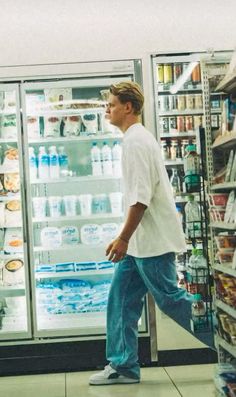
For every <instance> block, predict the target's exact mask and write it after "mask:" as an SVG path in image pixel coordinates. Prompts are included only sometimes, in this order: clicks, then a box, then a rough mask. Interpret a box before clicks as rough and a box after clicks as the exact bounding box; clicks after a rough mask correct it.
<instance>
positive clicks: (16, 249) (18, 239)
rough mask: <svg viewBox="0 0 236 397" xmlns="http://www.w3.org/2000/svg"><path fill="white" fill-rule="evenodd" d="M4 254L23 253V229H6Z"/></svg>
mask: <svg viewBox="0 0 236 397" xmlns="http://www.w3.org/2000/svg"><path fill="white" fill-rule="evenodd" d="M4 252H5V253H6V254H12V253H21V252H23V235H22V229H21V228H9V229H6V232H5V239H4Z"/></svg>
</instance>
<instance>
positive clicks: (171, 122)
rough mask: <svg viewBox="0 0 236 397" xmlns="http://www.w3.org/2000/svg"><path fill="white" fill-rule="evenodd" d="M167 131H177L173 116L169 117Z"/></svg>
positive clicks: (175, 120)
mask: <svg viewBox="0 0 236 397" xmlns="http://www.w3.org/2000/svg"><path fill="white" fill-rule="evenodd" d="M169 131H170V132H177V119H176V117H175V116H172V117H170V118H169Z"/></svg>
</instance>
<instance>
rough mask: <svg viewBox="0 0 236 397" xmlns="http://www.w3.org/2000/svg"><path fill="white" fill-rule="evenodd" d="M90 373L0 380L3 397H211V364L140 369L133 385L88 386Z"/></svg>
mask: <svg viewBox="0 0 236 397" xmlns="http://www.w3.org/2000/svg"><path fill="white" fill-rule="evenodd" d="M91 374H92V372H73V373H66V374H49V375H29V376H13V377H12V376H9V377H3V378H0V395H1V396H5V397H144V396H145V397H179V396H182V397H189V396H191V397H213V396H214V395H215V394H214V384H213V365H211V364H209V365H192V366H179V367H166V368H143V369H142V370H141V374H142V382H141V383H140V384H134V385H113V386H89V385H88V378H89V376H90V375H91Z"/></svg>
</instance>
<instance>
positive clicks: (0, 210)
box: [0, 202, 5, 228]
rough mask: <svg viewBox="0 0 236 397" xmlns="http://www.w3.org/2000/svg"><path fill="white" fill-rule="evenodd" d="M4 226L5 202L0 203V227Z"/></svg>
mask: <svg viewBox="0 0 236 397" xmlns="http://www.w3.org/2000/svg"><path fill="white" fill-rule="evenodd" d="M2 227H5V204H4V203H2V202H1V203H0V228H2Z"/></svg>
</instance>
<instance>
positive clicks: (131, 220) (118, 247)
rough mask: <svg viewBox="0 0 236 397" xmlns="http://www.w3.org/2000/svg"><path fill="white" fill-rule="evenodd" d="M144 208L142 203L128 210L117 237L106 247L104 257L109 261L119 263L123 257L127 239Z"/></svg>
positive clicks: (127, 242) (126, 247)
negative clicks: (106, 256)
mask: <svg viewBox="0 0 236 397" xmlns="http://www.w3.org/2000/svg"><path fill="white" fill-rule="evenodd" d="M146 208H147V206H146V205H144V204H142V203H136V204H135V205H132V206H131V207H130V208H129V211H128V215H127V218H126V221H125V225H124V227H123V229H122V231H121V233H120V235H119V237H117V238H116V239H115V240H113V241H112V242H111V243H110V244H109V246H108V247H107V250H106V255H109V257H108V259H109V260H110V261H112V262H119V261H120V260H121V259H122V258H123V257H124V255H125V254H126V252H127V249H128V245H129V239H130V237H131V236H132V234H133V233H134V231H135V230H136V228H137V226H138V225H139V223H140V221H141V219H142V217H143V214H144V211H145V210H146Z"/></svg>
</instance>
